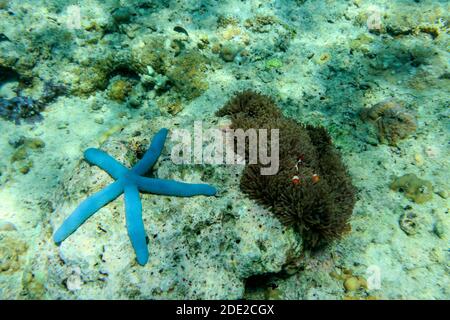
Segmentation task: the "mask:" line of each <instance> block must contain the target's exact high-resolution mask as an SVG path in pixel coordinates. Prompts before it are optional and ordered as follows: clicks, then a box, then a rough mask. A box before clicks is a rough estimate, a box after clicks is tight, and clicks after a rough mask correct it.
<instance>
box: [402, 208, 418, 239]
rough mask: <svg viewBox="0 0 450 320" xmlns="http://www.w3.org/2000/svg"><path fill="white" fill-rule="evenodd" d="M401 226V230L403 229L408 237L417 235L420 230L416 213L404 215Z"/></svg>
mask: <svg viewBox="0 0 450 320" xmlns="http://www.w3.org/2000/svg"><path fill="white" fill-rule="evenodd" d="M399 225H400V229H402V230H403V231H404V232H405V233H406V234H407V235H408V236H412V235H414V234H416V233H417V228H418V223H417V215H416V214H415V213H414V212H406V213H404V214H402V216H401V217H400V221H399Z"/></svg>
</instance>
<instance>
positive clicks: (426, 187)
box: [391, 173, 433, 203]
mask: <svg viewBox="0 0 450 320" xmlns="http://www.w3.org/2000/svg"><path fill="white" fill-rule="evenodd" d="M391 189H392V190H394V191H400V192H403V193H404V194H405V196H406V197H407V198H409V199H411V200H413V201H414V202H416V203H424V202H427V201H429V200H431V199H432V198H433V186H432V184H431V182H429V181H426V180H422V179H420V178H418V177H417V176H416V175H415V174H414V173H408V174H405V175H403V176H401V177H397V178H395V179H394V181H393V182H392V183H391Z"/></svg>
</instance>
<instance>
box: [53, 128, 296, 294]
mask: <svg viewBox="0 0 450 320" xmlns="http://www.w3.org/2000/svg"><path fill="white" fill-rule="evenodd" d="M140 130H141V131H142V128H140ZM149 136H152V134H151V133H149V132H142V134H141V135H140V136H138V137H135V139H145V138H146V137H149ZM114 137H115V138H114ZM126 141H127V138H125V137H124V136H123V133H122V134H121V135H120V136H119V135H116V136H113V137H111V138H110V139H109V140H108V141H107V142H106V143H105V144H104V145H102V146H101V149H102V150H104V151H106V152H108V153H109V154H111V155H112V156H113V157H115V158H116V159H118V161H121V162H122V163H124V164H125V165H130V163H128V161H127V160H126V159H127V158H129V155H127V151H128V150H129V146H128V143H126ZM168 144H169V146H168V147H170V142H169V141H168ZM163 157H164V154H163ZM157 166H158V169H155V172H154V174H155V176H157V177H160V178H165V179H181V176H182V177H183V179H182V180H185V181H187V182H200V181H201V182H204V183H212V184H215V182H214V181H221V184H220V185H218V186H217V187H218V188H219V189H222V190H226V192H224V193H223V194H222V195H221V196H220V197H216V198H215V197H202V196H199V197H193V198H177V197H162V196H158V195H152V194H143V195H141V199H142V207H143V219H144V225H145V230H146V232H147V236H148V238H149V252H150V258H149V262H148V263H147V264H146V265H145V266H144V267H142V266H139V265H138V264H137V263H136V261H135V253H134V250H133V249H132V247H131V244H130V241H129V238H128V235H127V232H126V227H125V224H124V215H125V212H124V209H123V200H122V198H118V199H116V200H115V201H114V202H112V203H111V204H109V205H107V206H105V207H104V208H102V209H101V210H100V211H98V212H97V213H96V214H95V215H94V216H93V217H91V218H90V219H88V220H87V221H86V222H85V224H84V225H83V226H81V227H80V228H79V229H78V230H77V231H76V232H75V233H74V234H73V235H71V236H70V237H69V238H68V239H66V240H65V241H64V242H63V243H62V244H61V246H59V247H56V246H54V245H51V246H50V249H49V250H50V252H52V253H51V254H50V255H51V257H50V262H49V274H50V277H52V278H54V279H55V280H54V281H53V282H52V284H51V285H48V290H49V294H51V295H52V296H53V297H60V298H66V297H68V296H65V295H64V294H63V293H61V290H60V289H59V287H58V286H59V285H60V283H62V282H63V281H64V279H68V278H67V276H66V277H65V278H63V276H62V275H64V274H66V275H67V274H68V273H71V271H70V269H68V268H69V266H73V265H76V266H80V267H81V270H82V271H83V280H84V282H89V283H90V285H89V286H87V285H86V286H83V285H80V282H79V281H80V280H79V279H78V278H75V277H72V278H70V279H68V280H70V282H69V281H66V284H67V285H69V283H70V286H71V287H70V288H71V289H75V290H76V291H73V292H76V294H77V297H79V298H96V299H102V298H113V297H115V298H118V297H122V298H133V299H138V298H142V299H151V298H158V297H160V298H179V299H181V298H184V299H238V298H242V297H243V295H244V286H245V279H247V278H249V277H251V276H253V275H261V274H266V273H277V272H280V271H281V270H283V268H284V267H285V266H286V265H287V264H289V262H291V261H292V260H295V259H298V257H299V256H300V254H301V252H302V242H301V240H300V237H299V236H298V234H297V233H296V232H294V230H293V229H292V228H287V227H285V226H283V225H282V224H281V223H280V222H279V221H278V220H277V218H275V217H274V216H273V215H272V214H271V213H269V212H268V211H267V210H265V209H263V208H261V207H259V206H257V205H256V204H255V203H254V202H252V201H250V200H249V199H247V198H245V196H243V195H242V194H241V193H240V192H239V190H238V184H237V183H236V181H235V178H234V177H235V175H234V174H231V175H230V174H229V171H226V170H225V169H223V172H222V171H221V170H222V169H215V170H214V171H213V172H214V174H218V175H219V176H220V177H221V178H220V179H215V178H213V177H210V178H207V176H205V177H204V178H200V177H201V176H202V172H201V171H198V170H199V168H197V169H195V168H181V167H180V166H176V165H174V164H172V163H171V162H170V161H161V160H160V161H159V164H157ZM227 170H229V169H227ZM226 172H228V173H226ZM109 183H110V178H109V177H108V176H107V174H105V173H104V172H103V171H102V170H99V169H97V168H95V167H93V166H92V167H91V166H89V165H87V164H86V163H85V162H82V163H80V165H79V166H78V168H77V169H76V170H75V171H74V173H73V174H70V175H68V176H66V177H65V179H64V183H63V185H62V188H61V190H63V191H62V192H61V193H60V195H59V196H57V199H55V203H56V204H59V205H58V207H57V208H55V211H54V213H53V215H52V216H51V218H50V220H51V224H52V225H53V226H58V225H60V224H61V222H62V220H63V219H64V218H66V217H67V216H68V215H69V214H70V213H71V212H72V211H73V210H74V208H75V206H76V205H77V204H79V203H80V202H81V201H83V200H84V199H85V198H86V196H87V195H90V194H92V193H94V192H96V191H98V190H100V189H101V188H104V187H105V186H106V185H107V184H109ZM82 190H84V192H82ZM67 194H70V195H71V196H70V200H68V197H67ZM237 203H239V205H236V204H237ZM60 261H63V263H60ZM105 270H106V271H107V281H104V280H99V274H100V271H102V272H103V274H104V273H105ZM101 278H105V276H102V277H101ZM89 279H91V280H89ZM85 287H86V288H85Z"/></svg>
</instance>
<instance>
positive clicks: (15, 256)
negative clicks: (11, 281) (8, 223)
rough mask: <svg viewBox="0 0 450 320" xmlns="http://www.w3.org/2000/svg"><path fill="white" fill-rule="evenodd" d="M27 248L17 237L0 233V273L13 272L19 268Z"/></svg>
mask: <svg viewBox="0 0 450 320" xmlns="http://www.w3.org/2000/svg"><path fill="white" fill-rule="evenodd" d="M27 249H28V247H27V245H26V243H25V242H23V241H22V240H20V239H18V238H17V235H9V233H8V234H6V233H4V234H1V233H0V273H2V272H15V271H18V270H19V269H20V268H21V264H22V255H23V254H24V253H25V252H26V251H27Z"/></svg>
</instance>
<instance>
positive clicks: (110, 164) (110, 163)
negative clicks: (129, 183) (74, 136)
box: [84, 148, 129, 179]
mask: <svg viewBox="0 0 450 320" xmlns="http://www.w3.org/2000/svg"><path fill="white" fill-rule="evenodd" d="M84 158H85V159H86V160H87V161H88V162H89V163H91V164H95V165H96V166H98V167H100V168H102V169H103V170H105V171H106V172H107V173H108V174H109V175H110V176H111V177H113V178H114V179H118V178H119V177H120V176H122V175H124V174H125V173H127V172H128V171H129V170H128V169H127V168H126V167H125V166H123V165H122V164H120V163H119V162H118V161H117V160H116V159H114V158H113V157H111V156H110V155H109V154H107V153H106V152H104V151H102V150H99V149H95V148H89V149H87V150H86V151H85V152H84Z"/></svg>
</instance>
